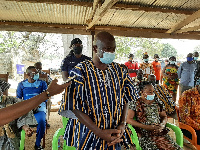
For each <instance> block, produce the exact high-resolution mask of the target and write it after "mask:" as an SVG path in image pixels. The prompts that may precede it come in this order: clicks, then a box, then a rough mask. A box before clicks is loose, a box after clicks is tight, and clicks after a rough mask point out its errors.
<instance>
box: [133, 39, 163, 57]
mask: <svg viewBox="0 0 200 150" xmlns="http://www.w3.org/2000/svg"><path fill="white" fill-rule="evenodd" d="M134 49H135V56H136V57H137V58H140V59H142V57H143V53H145V52H147V53H148V55H149V56H150V57H151V58H153V57H154V54H158V55H159V56H160V54H161V50H162V49H163V44H162V43H160V40H158V39H147V38H135V42H134Z"/></svg>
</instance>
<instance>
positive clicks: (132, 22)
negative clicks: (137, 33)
mask: <svg viewBox="0 0 200 150" xmlns="http://www.w3.org/2000/svg"><path fill="white" fill-rule="evenodd" d="M104 1H106V0H99V1H98V8H97V9H96V10H95V13H94V14H93V15H92V14H91V13H92V12H93V11H92V10H93V8H92V7H93V2H94V0H59V1H56V0H41V1H38V0H30V1H29V0H1V1H0V21H2V22H0V27H1V26H2V25H4V24H3V22H7V23H5V24H6V25H8V24H9V23H10V22H11V25H12V27H11V28H9V30H11V29H13V28H15V26H14V25H16V26H17V23H23V22H25V23H35V24H37V25H36V26H37V27H38V29H40V26H42V30H43V29H45V28H46V27H51V26H53V25H57V26H55V28H62V27H63V26H62V27H60V26H59V25H77V26H78V27H76V29H78V28H79V26H81V27H80V28H79V29H81V30H83V29H85V32H88V30H86V26H87V25H88V26H91V28H89V29H92V30H95V29H94V28H92V27H94V26H107V27H110V29H111V28H112V27H127V28H129V29H131V28H136V29H141V28H142V29H152V30H154V29H156V30H157V29H164V30H162V31H163V32H165V31H167V30H168V31H170V29H171V30H172V29H173V27H175V25H177V24H178V23H180V22H181V21H183V20H184V19H186V18H187V17H188V16H189V15H192V13H194V12H195V11H197V10H200V0H177V1H176V0H120V1H118V2H117V1H116V3H114V2H115V1H114V0H113V5H112V3H107V4H108V5H110V6H109V7H104V8H103V7H102V8H101V6H103V5H101V4H102V3H104ZM109 2H110V1H109ZM115 4H116V5H117V6H116V5H115ZM119 4H121V5H119ZM106 8H109V9H106ZM177 10H178V11H179V12H177ZM90 16H94V17H93V18H90ZM95 19H96V20H95ZM94 20H95V21H94ZM8 21H9V23H8ZM13 22H16V24H14V25H13ZM45 24H49V25H47V26H44V25H45ZM199 24H200V19H196V20H194V21H191V23H189V24H188V25H186V26H183V27H182V28H181V29H184V28H188V27H194V26H198V25H199ZM21 26H23V24H21ZM27 26H31V24H26V27H27ZM83 26H84V27H83ZM3 27H4V28H5V27H7V26H3ZM68 28H70V29H71V30H70V32H73V26H70V27H67V29H68ZM0 29H1V28H0ZM38 29H37V30H38ZM64 29H65V27H63V30H64ZM63 30H62V29H61V30H59V31H58V32H60V31H62V32H63ZM176 30H180V29H176ZM176 30H175V31H172V32H176ZM76 32H77V31H76ZM87 34H88V33H87ZM197 34H198V33H197Z"/></svg>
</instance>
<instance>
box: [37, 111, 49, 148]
mask: <svg viewBox="0 0 200 150" xmlns="http://www.w3.org/2000/svg"><path fill="white" fill-rule="evenodd" d="M34 116H35V119H36V120H37V123H38V125H37V134H36V142H35V145H36V146H37V147H39V146H40V143H41V139H42V138H43V136H44V133H45V128H46V113H45V112H43V111H38V112H37V113H35V114H34Z"/></svg>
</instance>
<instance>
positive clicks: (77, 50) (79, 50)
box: [73, 46, 83, 54]
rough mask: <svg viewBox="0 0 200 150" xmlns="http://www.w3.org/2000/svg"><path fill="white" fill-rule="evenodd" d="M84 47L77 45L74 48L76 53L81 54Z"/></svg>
mask: <svg viewBox="0 0 200 150" xmlns="http://www.w3.org/2000/svg"><path fill="white" fill-rule="evenodd" d="M82 49H83V47H81V46H77V47H74V48H73V50H74V53H75V54H81V53H82Z"/></svg>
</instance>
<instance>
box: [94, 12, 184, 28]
mask: <svg viewBox="0 0 200 150" xmlns="http://www.w3.org/2000/svg"><path fill="white" fill-rule="evenodd" d="M186 17H187V16H186V15H181V14H173V13H159V12H148V13H147V12H144V11H131V10H109V11H108V12H107V13H106V15H105V16H104V17H103V18H102V19H101V21H99V22H98V25H111V26H112V25H113V26H124V27H138V28H160V29H169V28H170V27H171V26H173V25H174V24H176V23H177V22H179V21H182V20H183V19H185V18H186Z"/></svg>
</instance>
